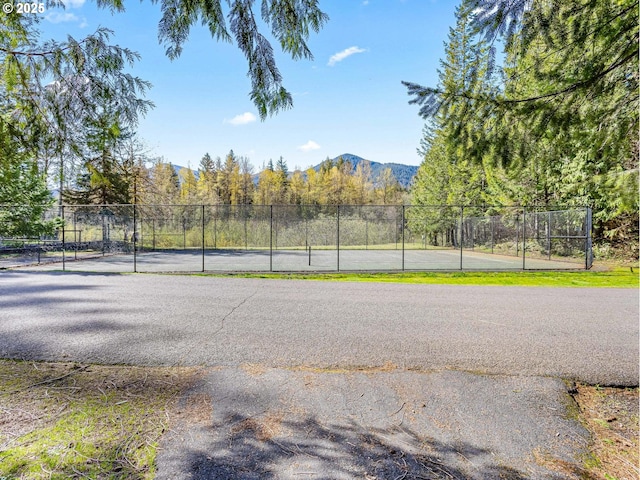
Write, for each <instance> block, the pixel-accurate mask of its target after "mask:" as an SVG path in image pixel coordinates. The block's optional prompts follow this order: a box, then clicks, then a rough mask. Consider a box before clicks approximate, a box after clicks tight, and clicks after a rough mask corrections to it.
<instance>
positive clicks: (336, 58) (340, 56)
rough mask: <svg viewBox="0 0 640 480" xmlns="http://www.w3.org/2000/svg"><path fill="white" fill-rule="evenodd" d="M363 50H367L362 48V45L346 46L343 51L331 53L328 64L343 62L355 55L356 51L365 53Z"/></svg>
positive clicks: (331, 65)
mask: <svg viewBox="0 0 640 480" xmlns="http://www.w3.org/2000/svg"><path fill="white" fill-rule="evenodd" d="M363 52H366V49H364V48H360V47H349V48H345V49H344V50H342V51H341V52H338V53H336V54H334V55H331V58H329V63H327V65H329V66H330V67H333V66H334V65H335V64H336V63H338V62H341V61H342V60H344V59H345V58H347V57H350V56H351V55H355V54H356V53H363Z"/></svg>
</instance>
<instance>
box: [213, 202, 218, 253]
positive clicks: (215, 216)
mask: <svg viewBox="0 0 640 480" xmlns="http://www.w3.org/2000/svg"><path fill="white" fill-rule="evenodd" d="M213 249H214V250H217V249H218V205H216V206H215V213H214V214H213Z"/></svg>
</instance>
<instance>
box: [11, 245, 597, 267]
mask: <svg viewBox="0 0 640 480" xmlns="http://www.w3.org/2000/svg"><path fill="white" fill-rule="evenodd" d="M46 260H47V261H46V262H42V263H40V264H37V265H34V264H31V267H30V268H33V269H38V270H61V269H63V270H65V271H79V272H80V271H84V272H87V271H88V272H114V273H115V272H119V273H124V272H149V273H151V272H156V273H160V272H271V271H272V272H335V271H403V270H404V271H411V270H522V269H527V270H567V269H568V270H575V269H584V268H585V264H584V260H583V261H582V263H580V262H579V261H578V260H577V259H574V260H573V261H567V260H566V259H564V260H559V259H551V260H549V259H542V258H531V257H525V258H524V259H523V258H522V256H520V257H513V256H507V255H499V254H491V253H482V252H476V251H467V250H463V251H462V252H461V251H460V250H453V249H446V250H445V249H428V250H426V249H425V250H405V251H404V252H402V251H401V250H339V251H338V250H327V249H317V250H314V249H313V248H312V249H311V252H310V253H309V250H277V251H273V254H272V255H271V254H270V252H269V250H215V251H204V252H203V251H197V250H186V251H161V252H160V251H156V252H140V253H136V255H133V253H127V254H124V253H120V254H105V255H102V254H98V253H96V254H94V255H89V254H86V253H85V255H83V256H79V257H75V256H74V255H73V253H70V254H65V256H64V262H63V258H62V255H59V256H57V257H47V258H46ZM23 265H27V263H26V262H25V263H24V264H23Z"/></svg>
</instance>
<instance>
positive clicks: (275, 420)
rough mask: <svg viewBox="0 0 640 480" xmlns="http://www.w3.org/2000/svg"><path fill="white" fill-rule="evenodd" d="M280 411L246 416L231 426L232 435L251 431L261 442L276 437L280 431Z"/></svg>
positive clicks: (282, 415) (281, 414)
mask: <svg viewBox="0 0 640 480" xmlns="http://www.w3.org/2000/svg"><path fill="white" fill-rule="evenodd" d="M283 418H284V414H283V413H282V412H269V413H267V414H266V415H264V416H262V417H254V418H247V419H245V420H243V421H241V422H240V423H238V424H236V425H234V426H233V428H232V429H231V434H232V435H234V436H235V435H242V434H244V433H247V432H251V433H252V434H253V435H254V436H255V438H256V439H258V440H259V441H261V442H265V441H269V440H271V439H272V438H273V437H277V436H278V435H279V434H280V433H281V431H282V419H283Z"/></svg>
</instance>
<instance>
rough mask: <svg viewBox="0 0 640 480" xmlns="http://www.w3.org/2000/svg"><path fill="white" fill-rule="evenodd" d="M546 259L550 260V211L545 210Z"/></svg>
mask: <svg viewBox="0 0 640 480" xmlns="http://www.w3.org/2000/svg"><path fill="white" fill-rule="evenodd" d="M547 260H551V212H547Z"/></svg>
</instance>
